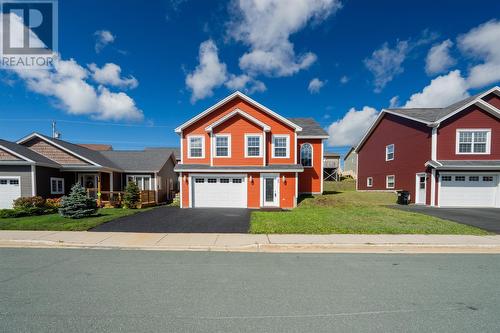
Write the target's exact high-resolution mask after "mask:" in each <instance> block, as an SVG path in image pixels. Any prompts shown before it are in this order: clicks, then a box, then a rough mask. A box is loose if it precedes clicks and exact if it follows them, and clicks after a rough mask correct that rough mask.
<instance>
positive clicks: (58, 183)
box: [50, 178, 64, 194]
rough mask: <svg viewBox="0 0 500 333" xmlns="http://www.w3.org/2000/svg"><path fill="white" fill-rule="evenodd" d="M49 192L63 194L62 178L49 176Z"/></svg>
mask: <svg viewBox="0 0 500 333" xmlns="http://www.w3.org/2000/svg"><path fill="white" fill-rule="evenodd" d="M50 194H64V179H63V178H50Z"/></svg>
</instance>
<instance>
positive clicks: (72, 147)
mask: <svg viewBox="0 0 500 333" xmlns="http://www.w3.org/2000/svg"><path fill="white" fill-rule="evenodd" d="M33 138H40V139H42V140H44V141H46V142H48V143H51V144H53V145H54V146H56V147H58V148H60V149H62V150H64V151H66V152H68V153H70V154H72V155H74V156H76V157H78V158H80V159H82V160H84V161H86V162H88V163H90V164H93V165H95V166H100V167H104V168H109V169H119V167H118V166H116V165H115V164H114V163H113V162H111V161H110V160H108V159H107V158H106V157H104V156H103V155H102V154H101V152H99V151H95V150H91V149H88V148H85V147H82V146H79V145H76V144H73V143H70V142H67V141H63V140H59V139H54V138H51V137H48V136H46V135H43V134H39V133H32V134H30V135H28V136H27V137H24V138H22V139H21V140H19V141H18V142H17V143H18V144H23V143H25V142H28V141H29V140H31V139H33Z"/></svg>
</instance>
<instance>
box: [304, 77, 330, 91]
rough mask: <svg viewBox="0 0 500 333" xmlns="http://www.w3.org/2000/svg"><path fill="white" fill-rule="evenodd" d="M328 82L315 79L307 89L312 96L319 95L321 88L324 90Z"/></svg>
mask: <svg viewBox="0 0 500 333" xmlns="http://www.w3.org/2000/svg"><path fill="white" fill-rule="evenodd" d="M326 82H327V81H321V80H320V79H318V78H317V77H315V78H314V79H312V80H311V82H309V86H308V87H307V90H309V92H310V93H311V94H317V93H319V91H320V90H321V88H323V86H324V85H325V84H326Z"/></svg>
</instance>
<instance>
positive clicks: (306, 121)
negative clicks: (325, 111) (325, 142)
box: [288, 118, 328, 137]
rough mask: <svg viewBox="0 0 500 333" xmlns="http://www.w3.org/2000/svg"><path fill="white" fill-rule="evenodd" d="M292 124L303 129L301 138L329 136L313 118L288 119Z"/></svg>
mask: <svg viewBox="0 0 500 333" xmlns="http://www.w3.org/2000/svg"><path fill="white" fill-rule="evenodd" d="M288 120H290V121H291V122H292V123H294V124H297V125H299V126H300V127H302V132H299V137H300V136H328V133H327V132H326V131H325V130H324V129H323V128H322V127H321V126H320V125H319V124H318V123H317V122H316V120H314V119H313V118H288Z"/></svg>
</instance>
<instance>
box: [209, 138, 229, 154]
mask: <svg viewBox="0 0 500 333" xmlns="http://www.w3.org/2000/svg"><path fill="white" fill-rule="evenodd" d="M217 138H227V156H219V155H217ZM212 140H213V141H212V147H214V148H213V149H214V152H213V153H214V157H217V158H230V157H231V134H215V135H214V136H213V139H212Z"/></svg>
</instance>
